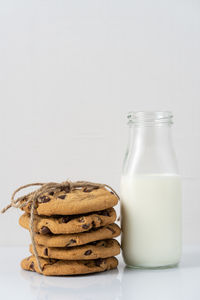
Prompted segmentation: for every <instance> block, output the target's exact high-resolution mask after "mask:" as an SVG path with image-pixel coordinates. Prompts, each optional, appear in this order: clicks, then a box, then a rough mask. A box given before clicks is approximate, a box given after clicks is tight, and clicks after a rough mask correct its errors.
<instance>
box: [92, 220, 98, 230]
mask: <svg viewBox="0 0 200 300" xmlns="http://www.w3.org/2000/svg"><path fill="white" fill-rule="evenodd" d="M92 227H93V230H95V229H96V230H97V228H95V227H96V225H95V222H94V221H92Z"/></svg>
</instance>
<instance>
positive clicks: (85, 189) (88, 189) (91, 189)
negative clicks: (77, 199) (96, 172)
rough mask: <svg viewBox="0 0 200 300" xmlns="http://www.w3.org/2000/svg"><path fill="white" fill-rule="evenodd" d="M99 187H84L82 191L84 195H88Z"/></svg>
mask: <svg viewBox="0 0 200 300" xmlns="http://www.w3.org/2000/svg"><path fill="white" fill-rule="evenodd" d="M98 188H99V187H98V186H86V187H85V188H84V189H83V192H85V193H90V192H92V191H93V190H96V189H98Z"/></svg>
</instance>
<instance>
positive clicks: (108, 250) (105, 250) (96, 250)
mask: <svg viewBox="0 0 200 300" xmlns="http://www.w3.org/2000/svg"><path fill="white" fill-rule="evenodd" d="M36 249H37V252H38V255H39V256H40V257H45V258H55V259H62V260H82V259H97V258H107V257H111V256H115V255H118V254H119V253H120V245H119V243H118V242H117V241H116V240H103V241H96V242H92V243H89V244H86V245H83V246H77V247H71V248H50V247H45V246H41V245H36ZM29 250H30V252H31V253H32V254H34V252H33V247H32V245H30V248H29Z"/></svg>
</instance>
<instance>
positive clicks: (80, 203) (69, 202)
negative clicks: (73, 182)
mask: <svg viewBox="0 0 200 300" xmlns="http://www.w3.org/2000/svg"><path fill="white" fill-rule="evenodd" d="M26 200H27V199H26ZM117 203H118V198H117V197H116V195H114V194H113V193H112V192H110V191H108V190H107V189H106V188H96V187H85V188H80V189H76V190H72V191H69V190H68V189H64V190H61V191H55V192H53V191H52V192H49V193H44V194H43V195H41V196H40V197H39V198H38V203H37V207H36V208H35V214H38V215H45V216H52V215H74V214H85V213H88V212H95V211H99V210H104V209H107V208H109V207H113V206H115V205H116V204H117ZM30 207H31V205H30V203H29V204H27V205H26V206H25V207H23V210H25V211H26V212H28V213H30Z"/></svg>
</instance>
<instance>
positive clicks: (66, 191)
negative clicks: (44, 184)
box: [60, 186, 70, 193]
mask: <svg viewBox="0 0 200 300" xmlns="http://www.w3.org/2000/svg"><path fill="white" fill-rule="evenodd" d="M60 190H61V191H65V193H69V192H70V187H69V186H63V187H61V189H60Z"/></svg>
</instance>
